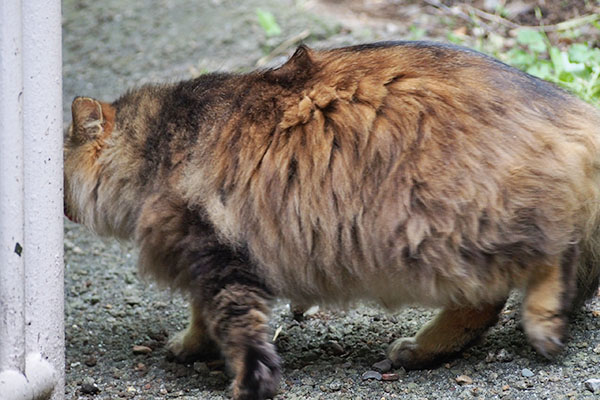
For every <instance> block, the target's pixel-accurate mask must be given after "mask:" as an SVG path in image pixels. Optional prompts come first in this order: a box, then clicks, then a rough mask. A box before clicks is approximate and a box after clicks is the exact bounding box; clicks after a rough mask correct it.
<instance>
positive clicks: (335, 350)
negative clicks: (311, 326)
mask: <svg viewBox="0 0 600 400" xmlns="http://www.w3.org/2000/svg"><path fill="white" fill-rule="evenodd" d="M324 347H325V350H326V351H327V352H328V353H331V354H333V355H334V356H341V355H342V354H344V353H345V351H344V348H343V347H342V346H341V345H340V344H339V343H338V342H336V341H335V340H330V341H328V342H327V343H325V345H324Z"/></svg>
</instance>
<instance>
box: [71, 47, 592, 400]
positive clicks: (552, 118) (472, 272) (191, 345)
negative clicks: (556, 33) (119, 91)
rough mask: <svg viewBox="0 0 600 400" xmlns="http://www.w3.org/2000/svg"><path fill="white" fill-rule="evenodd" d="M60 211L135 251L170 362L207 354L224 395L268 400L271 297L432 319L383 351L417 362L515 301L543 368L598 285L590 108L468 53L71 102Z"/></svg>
mask: <svg viewBox="0 0 600 400" xmlns="http://www.w3.org/2000/svg"><path fill="white" fill-rule="evenodd" d="M72 111H73V123H72V125H71V127H70V129H69V132H68V137H67V140H66V144H65V210H66V212H67V214H68V215H70V216H71V217H72V218H73V219H74V220H76V221H79V222H81V223H83V224H85V225H86V226H88V227H89V228H90V229H92V230H93V231H94V232H97V233H98V234H100V235H113V236H117V237H120V238H131V239H133V240H134V241H135V242H136V243H137V245H138V246H139V249H140V254H139V267H140V269H141V271H142V272H144V273H147V274H149V275H151V276H153V277H154V278H156V279H157V280H158V281H160V282H162V283H164V284H166V285H168V286H170V287H171V288H173V289H177V290H181V291H182V292H184V293H185V294H186V295H187V296H189V299H190V302H191V305H192V307H191V322H190V325H189V327H188V329H187V330H186V331H185V332H183V333H182V334H180V335H178V336H177V337H176V338H175V339H174V340H172V342H171V345H170V346H171V351H172V352H173V353H175V355H176V356H177V357H179V358H186V357H189V356H192V355H194V354H196V353H198V352H201V351H202V349H203V347H204V346H210V345H211V343H213V342H214V343H216V344H218V346H219V348H220V351H221V353H222V355H223V356H224V357H225V359H226V360H227V363H228V365H229V367H230V368H231V370H232V372H233V374H234V382H233V397H234V398H235V399H264V398H267V397H270V396H273V395H274V394H275V393H276V391H277V385H278V379H279V377H280V361H279V357H278V356H277V354H276V352H275V348H274V346H273V344H272V343H271V339H270V335H269V332H268V331H269V329H268V326H267V319H268V318H269V309H270V302H271V301H272V299H273V298H275V297H285V298H288V299H291V300H292V301H293V302H296V303H298V304H318V303H325V304H333V305H345V304H348V303H351V302H354V301H358V300H367V301H375V302H378V303H379V304H381V305H383V306H384V307H387V308H390V309H393V308H396V307H399V306H402V305H407V304H424V305H428V306H432V307H441V308H442V310H441V312H440V313H439V315H438V316H437V317H436V318H435V319H434V320H433V321H431V322H430V323H429V324H427V325H426V326H424V327H423V328H422V329H421V330H420V331H419V332H418V333H417V335H416V336H415V337H412V338H404V339H399V340H397V341H395V342H394V343H393V344H392V345H391V347H390V349H389V354H388V355H389V358H390V359H391V360H392V361H393V363H394V365H396V366H403V367H405V368H423V367H427V366H431V365H434V364H435V363H436V362H439V360H441V359H442V358H444V357H447V356H449V355H451V354H455V353H457V352H460V351H461V350H462V349H463V348H464V347H465V346H467V345H468V344H469V343H471V342H472V341H473V340H474V339H476V338H477V337H479V336H480V335H481V334H482V333H483V332H484V331H485V330H486V329H487V328H488V327H489V326H490V325H492V324H494V323H495V321H496V320H497V317H498V312H499V311H500V310H501V309H502V306H503V304H504V302H505V300H506V298H507V296H508V295H509V292H510V291H511V289H513V288H520V289H523V290H524V291H525V297H524V304H523V311H522V320H523V326H524V330H525V333H526V334H527V337H528V339H529V341H530V343H531V345H532V346H533V347H534V348H535V349H536V350H537V351H538V352H540V353H541V354H543V355H546V356H553V355H555V354H556V353H558V352H559V351H560V349H561V348H562V347H563V343H564V340H565V335H566V328H567V321H568V318H567V315H568V312H569V311H570V310H571V309H572V308H573V305H574V304H580V303H578V302H580V301H582V300H584V299H586V298H588V297H590V296H591V295H592V294H593V293H594V291H595V290H596V288H597V287H598V276H599V274H600V266H599V265H600V264H599V260H598V258H599V257H598V250H599V249H600V244H599V242H598V241H599V239H600V233H599V226H600V223H599V216H600V157H599V156H600V112H599V111H598V110H597V109H595V108H594V107H592V106H590V105H587V104H586V103H584V102H583V101H581V100H579V99H577V98H575V97H573V96H571V95H569V94H567V93H565V92H564V91H562V90H560V89H558V88H556V87H555V86H553V85H551V84H549V83H546V82H543V81H541V80H539V79H536V78H534V77H532V76H529V75H527V74H525V73H522V72H519V71H517V70H516V69H514V68H511V67H508V66H507V65H505V64H502V63H501V62H498V61H496V60H494V59H492V58H490V57H487V56H485V55H482V54H479V53H477V52H474V51H470V50H467V49H463V48H459V47H455V46H448V45H441V44H435V43H426V42H393V43H390V42H386V43H377V44H371V45H362V46H355V47H347V48H340V49H334V50H326V51H315V50H311V49H309V48H307V47H304V46H301V47H300V48H298V50H297V51H296V53H295V54H294V55H293V56H292V57H291V58H290V59H289V60H288V61H287V62H286V63H285V64H284V65H283V66H281V67H279V68H276V69H271V70H262V71H256V72H253V73H249V74H244V75H235V74H225V73H216V74H207V75H203V76H200V77H199V78H196V79H193V80H190V81H185V82H180V83H176V84H163V85H148V86H143V87H141V88H139V89H135V90H131V91H129V92H127V93H126V94H125V95H123V96H122V97H120V98H119V99H117V100H116V101H114V102H113V103H110V104H109V103H103V102H99V101H97V100H94V99H91V98H86V97H78V98H76V99H75V100H74V101H73V106H72Z"/></svg>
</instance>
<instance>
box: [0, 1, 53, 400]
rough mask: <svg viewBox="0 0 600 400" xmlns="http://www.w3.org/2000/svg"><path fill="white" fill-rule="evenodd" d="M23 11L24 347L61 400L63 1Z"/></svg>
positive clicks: (26, 6) (36, 3) (41, 3)
mask: <svg viewBox="0 0 600 400" xmlns="http://www.w3.org/2000/svg"><path fill="white" fill-rule="evenodd" d="M7 1H14V0H7ZM22 16H23V85H24V91H23V130H24V145H25V158H24V161H25V167H24V174H25V201H24V204H25V239H24V241H25V245H24V251H23V255H24V258H25V278H26V286H25V296H26V308H25V315H26V324H27V328H26V334H25V345H26V351H27V353H28V354H41V355H42V357H43V358H45V359H47V360H48V361H49V362H50V364H51V365H52V366H53V367H54V369H55V370H56V371H58V375H59V376H57V379H58V384H57V385H56V386H55V387H54V392H53V396H52V399H54V400H59V399H63V398H64V363H65V358H64V298H63V297H64V282H63V279H64V278H63V192H62V181H63V173H62V164H63V155H62V154H63V153H62V142H63V132H62V120H63V119H62V57H61V3H60V1H59V0H23V9H22ZM27 362H29V357H28V359H27ZM28 367H29V365H27V368H26V369H29V368H28ZM26 375H28V374H27V371H26ZM27 379H28V380H30V381H31V380H32V379H36V377H35V376H29V375H28V376H27ZM34 386H35V385H34ZM34 395H35V394H34Z"/></svg>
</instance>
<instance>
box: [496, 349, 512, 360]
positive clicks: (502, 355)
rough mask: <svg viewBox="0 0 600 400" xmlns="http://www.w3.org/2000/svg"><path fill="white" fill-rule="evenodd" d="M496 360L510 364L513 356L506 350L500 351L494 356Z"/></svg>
mask: <svg viewBox="0 0 600 400" xmlns="http://www.w3.org/2000/svg"><path fill="white" fill-rule="evenodd" d="M496 360H498V361H500V362H510V361H512V360H513V356H512V354H510V353H509V352H508V351H507V350H506V349H500V351H498V353H497V354H496Z"/></svg>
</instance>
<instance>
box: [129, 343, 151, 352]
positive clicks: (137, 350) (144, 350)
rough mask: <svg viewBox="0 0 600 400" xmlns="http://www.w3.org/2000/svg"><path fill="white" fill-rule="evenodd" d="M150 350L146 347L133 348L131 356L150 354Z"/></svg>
mask: <svg viewBox="0 0 600 400" xmlns="http://www.w3.org/2000/svg"><path fill="white" fill-rule="evenodd" d="M150 353H152V349H151V348H150V347H148V346H137V345H136V346H133V354H150Z"/></svg>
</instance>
